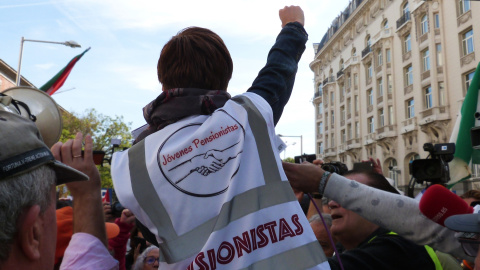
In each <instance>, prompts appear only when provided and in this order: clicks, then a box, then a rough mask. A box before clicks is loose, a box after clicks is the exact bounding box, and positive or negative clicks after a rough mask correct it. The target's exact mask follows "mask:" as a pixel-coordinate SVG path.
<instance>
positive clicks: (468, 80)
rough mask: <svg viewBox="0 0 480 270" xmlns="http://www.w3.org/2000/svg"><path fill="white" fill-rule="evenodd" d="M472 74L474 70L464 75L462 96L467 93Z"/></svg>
mask: <svg viewBox="0 0 480 270" xmlns="http://www.w3.org/2000/svg"><path fill="white" fill-rule="evenodd" d="M474 75H475V71H473V72H470V73H468V74H467V75H465V93H464V94H463V95H464V96H465V94H466V93H467V91H468V88H469V87H470V84H471V83H472V79H473V76H474Z"/></svg>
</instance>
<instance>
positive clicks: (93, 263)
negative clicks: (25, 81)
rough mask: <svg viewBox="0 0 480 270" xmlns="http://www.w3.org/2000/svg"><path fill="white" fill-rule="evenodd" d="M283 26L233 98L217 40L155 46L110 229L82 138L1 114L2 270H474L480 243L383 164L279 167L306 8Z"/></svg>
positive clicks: (121, 156) (469, 195) (194, 31)
mask: <svg viewBox="0 0 480 270" xmlns="http://www.w3.org/2000/svg"><path fill="white" fill-rule="evenodd" d="M279 16H280V20H281V27H282V30H281V31H280V33H279V35H278V37H277V39H276V41H275V44H274V45H273V46H272V48H271V50H270V51H269V53H268V56H267V62H266V65H265V67H264V68H262V69H261V70H260V72H259V74H258V76H257V78H256V79H255V81H254V82H253V83H252V86H251V87H250V88H249V89H248V90H247V92H246V93H244V94H241V95H238V96H235V97H233V98H231V97H230V95H229V94H228V93H227V88H228V82H229V80H230V78H231V76H232V71H233V62H232V59H231V57H230V54H229V52H228V49H227V48H226V46H225V44H224V42H223V41H222V39H221V38H220V37H219V36H218V35H217V34H215V33H213V32H212V31H210V30H208V29H205V28H200V27H191V28H187V29H184V30H182V31H180V32H179V33H178V34H177V35H176V36H174V37H172V39H171V40H170V41H169V42H168V43H167V44H166V45H165V46H164V47H163V49H162V52H161V55H160V59H159V61H158V79H159V81H160V83H161V84H162V87H163V92H162V93H161V94H160V95H159V96H158V98H157V99H155V100H154V101H152V102H151V103H150V104H148V105H147V106H145V108H144V110H143V113H144V116H145V120H146V121H147V124H148V127H147V128H146V129H145V130H144V131H143V132H142V133H141V134H140V135H139V136H138V137H137V138H136V141H135V143H134V145H133V147H131V148H130V149H128V150H125V151H123V152H118V153H115V155H114V157H113V160H112V167H111V170H112V177H113V182H114V186H115V191H116V195H117V196H118V199H119V200H120V202H121V203H122V205H123V206H124V207H125V208H126V209H124V210H123V211H122V212H121V215H120V217H114V216H112V209H111V205H110V204H109V202H102V198H101V192H100V174H99V172H98V169H97V168H96V166H95V164H94V162H93V149H92V147H93V141H92V137H91V136H90V135H86V136H85V137H84V136H83V134H81V133H78V134H77V135H76V137H75V139H73V140H68V141H67V142H65V143H61V142H58V143H56V144H55V145H53V147H51V149H49V148H48V147H47V146H46V145H45V143H44V142H43V140H42V137H41V135H40V133H39V131H38V129H37V128H36V126H35V124H34V123H33V122H32V121H31V120H30V119H27V118H24V117H22V116H20V115H16V114H14V113H11V112H4V111H0V224H1V226H0V269H121V270H123V269H135V270H137V269H156V268H160V269H192V270H193V269H480V256H476V255H477V254H476V252H478V246H479V243H480V242H478V240H477V238H478V234H476V233H474V232H469V233H470V234H469V235H468V236H467V235H466V234H465V232H460V233H462V235H461V237H459V235H458V233H457V232H456V231H455V228H457V227H455V226H454V227H452V228H447V227H444V226H442V225H440V224H438V223H436V222H434V221H432V220H430V219H429V218H427V217H425V216H424V215H422V213H421V211H420V210H419V202H418V200H415V199H413V198H409V197H407V196H404V195H402V194H400V193H399V191H398V190H397V189H395V188H394V187H393V186H392V185H391V184H390V183H389V181H388V180H387V179H386V178H385V177H384V176H383V175H382V170H381V168H380V167H379V166H380V165H379V164H380V162H378V161H376V162H375V161H374V162H373V164H374V167H373V170H372V171H359V170H357V171H355V170H351V171H348V172H347V173H345V174H343V175H339V174H336V173H330V172H328V171H324V170H323V169H322V166H321V163H322V161H320V160H317V161H315V162H314V163H302V164H293V163H285V162H282V161H281V160H280V157H279V155H278V154H277V149H278V145H277V143H278V141H277V139H276V138H277V137H276V135H275V125H276V124H277V122H278V121H279V119H280V117H281V115H282V111H283V108H284V106H285V105H286V104H287V102H288V100H289V98H290V95H291V92H292V88H293V84H294V81H295V74H296V71H297V66H298V62H299V60H300V58H301V56H302V54H303V52H304V50H305V43H306V41H307V39H308V34H307V33H306V31H305V29H304V23H305V19H304V13H303V11H302V9H301V8H300V7H298V6H289V7H285V8H283V9H281V10H280V11H279ZM60 184H66V186H67V187H68V190H69V192H70V194H71V196H72V197H73V203H70V202H66V201H58V200H57V198H56V192H55V190H56V189H55V187H56V186H57V185H60ZM304 194H312V196H310V197H309V199H308V201H307V204H306V207H304V209H302V207H301V204H300V203H299V202H300V201H301V200H303V198H304V197H305V196H304ZM479 194H480V192H479V191H475V190H472V191H469V192H466V193H465V194H464V195H463V196H462V199H464V200H465V204H468V205H474V204H476V203H478V201H480V196H479ZM459 222H467V223H468V220H467V219H459ZM460 238H461V239H466V238H468V239H467V240H468V241H465V240H462V241H459V240H460ZM55 239H56V241H55ZM466 246H468V247H469V248H470V249H469V250H468V251H469V252H465V251H466V250H464V248H465V247H466ZM467 253H468V254H467Z"/></svg>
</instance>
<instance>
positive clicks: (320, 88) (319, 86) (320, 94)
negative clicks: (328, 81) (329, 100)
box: [318, 84, 323, 97]
mask: <svg viewBox="0 0 480 270" xmlns="http://www.w3.org/2000/svg"><path fill="white" fill-rule="evenodd" d="M322 95H323V86H322V84H319V85H318V96H320V97H321V96H322Z"/></svg>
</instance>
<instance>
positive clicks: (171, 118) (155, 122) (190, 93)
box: [135, 88, 230, 143]
mask: <svg viewBox="0 0 480 270" xmlns="http://www.w3.org/2000/svg"><path fill="white" fill-rule="evenodd" d="M229 99H230V94H229V93H227V91H223V90H205V89H198V88H174V89H170V90H167V91H164V92H162V93H161V94H160V95H159V96H158V97H157V98H156V99H155V100H154V101H152V102H150V103H149V104H148V105H147V106H145V107H144V108H143V117H144V118H145V120H146V121H147V124H148V125H149V127H148V128H147V129H146V130H145V131H144V132H142V133H141V134H140V135H139V136H138V137H137V139H136V140H135V143H137V142H139V141H141V140H143V139H144V138H145V137H147V136H148V135H150V134H152V133H154V132H156V131H158V130H161V129H162V128H164V127H166V126H168V125H170V124H173V123H175V122H177V121H179V120H181V119H182V118H185V117H188V116H192V115H210V114H212V113H213V112H214V111H215V110H216V109H218V108H221V107H223V106H224V105H225V103H226V102H227V101H228V100H229Z"/></svg>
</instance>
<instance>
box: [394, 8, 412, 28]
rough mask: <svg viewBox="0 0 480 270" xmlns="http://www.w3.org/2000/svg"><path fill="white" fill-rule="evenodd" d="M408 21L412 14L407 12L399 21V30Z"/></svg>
mask: <svg viewBox="0 0 480 270" xmlns="http://www.w3.org/2000/svg"><path fill="white" fill-rule="evenodd" d="M408 21H410V12H405V14H403V16H402V17H400V19H398V20H397V29H399V28H400V27H402V26H403V25H404V24H405V23H406V22H408Z"/></svg>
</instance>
